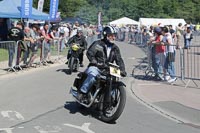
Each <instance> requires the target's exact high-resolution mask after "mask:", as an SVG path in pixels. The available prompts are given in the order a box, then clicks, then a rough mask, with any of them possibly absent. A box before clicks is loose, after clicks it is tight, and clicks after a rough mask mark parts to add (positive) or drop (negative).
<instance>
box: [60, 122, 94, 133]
mask: <svg viewBox="0 0 200 133" xmlns="http://www.w3.org/2000/svg"><path fill="white" fill-rule="evenodd" d="M90 124H91V123H84V124H83V125H82V126H81V127H80V126H76V125H72V124H64V125H65V126H69V127H73V128H77V129H80V130H83V131H84V132H86V133H95V132H93V131H92V130H90V129H89V126H90Z"/></svg>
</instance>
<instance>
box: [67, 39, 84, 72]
mask: <svg viewBox="0 0 200 133" xmlns="http://www.w3.org/2000/svg"><path fill="white" fill-rule="evenodd" d="M80 50H81V47H80V45H79V44H77V43H73V44H72V46H71V47H70V51H69V52H70V55H71V56H70V58H69V62H68V68H69V73H70V74H71V73H72V72H73V71H78V70H79V54H80Z"/></svg>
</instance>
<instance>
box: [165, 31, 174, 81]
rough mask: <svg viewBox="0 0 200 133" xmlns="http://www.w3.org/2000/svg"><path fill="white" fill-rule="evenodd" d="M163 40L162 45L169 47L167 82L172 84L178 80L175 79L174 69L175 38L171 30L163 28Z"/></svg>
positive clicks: (167, 48) (167, 49)
mask: <svg viewBox="0 0 200 133" xmlns="http://www.w3.org/2000/svg"><path fill="white" fill-rule="evenodd" d="M163 36H164V37H163V40H162V44H163V45H164V44H165V45H167V46H166V60H165V70H166V72H165V80H166V81H168V82H169V83H172V82H174V81H176V80H177V78H176V77H175V76H176V75H175V67H174V62H175V50H176V49H175V46H173V38H172V35H171V34H170V32H169V30H168V28H167V27H164V28H163ZM167 72H168V73H169V76H170V77H169V76H167Z"/></svg>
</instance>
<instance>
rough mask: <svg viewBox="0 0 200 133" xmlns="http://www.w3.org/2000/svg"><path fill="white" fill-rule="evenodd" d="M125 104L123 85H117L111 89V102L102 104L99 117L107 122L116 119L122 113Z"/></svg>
mask: <svg viewBox="0 0 200 133" xmlns="http://www.w3.org/2000/svg"><path fill="white" fill-rule="evenodd" d="M125 104H126V91H125V88H124V86H118V87H117V88H113V89H112V91H111V104H110V105H109V106H108V105H106V104H104V105H103V106H104V107H103V110H102V112H101V116H100V119H101V120H102V121H104V122H107V123H112V122H115V120H117V119H118V118H119V117H120V115H121V114H122V112H123V110H124V107H125Z"/></svg>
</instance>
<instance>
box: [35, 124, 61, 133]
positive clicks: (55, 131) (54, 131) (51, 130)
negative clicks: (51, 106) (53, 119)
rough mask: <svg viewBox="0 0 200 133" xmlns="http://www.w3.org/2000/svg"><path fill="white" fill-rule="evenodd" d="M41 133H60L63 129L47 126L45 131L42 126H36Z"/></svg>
mask: <svg viewBox="0 0 200 133" xmlns="http://www.w3.org/2000/svg"><path fill="white" fill-rule="evenodd" d="M34 128H35V129H36V130H37V131H38V132H39V133H58V132H60V131H61V128H60V127H58V126H52V127H51V126H49V125H47V126H46V127H45V129H43V128H42V127H40V126H35V127H34Z"/></svg>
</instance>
